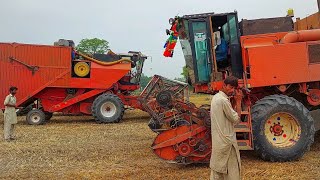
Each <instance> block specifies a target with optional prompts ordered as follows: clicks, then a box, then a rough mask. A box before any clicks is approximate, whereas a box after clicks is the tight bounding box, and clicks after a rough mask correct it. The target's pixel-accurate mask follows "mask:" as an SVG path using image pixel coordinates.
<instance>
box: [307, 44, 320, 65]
mask: <svg viewBox="0 0 320 180" xmlns="http://www.w3.org/2000/svg"><path fill="white" fill-rule="evenodd" d="M308 50H309V63H320V44H310V45H308Z"/></svg>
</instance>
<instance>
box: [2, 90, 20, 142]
mask: <svg viewBox="0 0 320 180" xmlns="http://www.w3.org/2000/svg"><path fill="white" fill-rule="evenodd" d="M17 90H18V88H16V87H11V88H10V90H9V91H10V94H9V95H8V96H7V97H6V99H5V100H4V106H5V110H4V127H3V130H4V139H5V140H6V141H11V140H14V139H15V137H14V126H15V125H16V124H17V113H16V108H17V107H16V103H17V99H16V97H15V94H16V92H17Z"/></svg>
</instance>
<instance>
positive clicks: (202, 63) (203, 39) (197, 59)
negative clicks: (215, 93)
mask: <svg viewBox="0 0 320 180" xmlns="http://www.w3.org/2000/svg"><path fill="white" fill-rule="evenodd" d="M179 21H180V28H179V38H180V43H181V47H182V50H183V53H184V57H185V61H186V65H187V69H188V74H189V78H188V82H189V83H190V84H193V85H194V84H208V83H210V82H215V81H221V80H222V79H224V78H225V77H226V76H230V75H233V76H236V77H238V78H241V77H242V73H243V72H242V69H243V68H242V60H241V45H240V31H239V24H238V14H237V12H232V13H224V14H215V13H205V14H194V15H185V16H183V17H182V18H181V19H180V20H179Z"/></svg>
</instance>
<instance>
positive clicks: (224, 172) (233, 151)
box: [210, 76, 242, 180]
mask: <svg viewBox="0 0 320 180" xmlns="http://www.w3.org/2000/svg"><path fill="white" fill-rule="evenodd" d="M237 87H238V79H237V78H235V77H232V76H230V77H227V78H226V79H225V80H224V85H223V88H222V89H221V91H219V93H217V94H216V95H214V96H213V98H212V101H211V110H210V113H211V136H212V154H211V160H210V168H211V176H210V179H211V180H220V179H222V180H239V179H240V176H241V162H240V153H239V148H238V145H237V139H236V133H235V131H234V125H235V124H237V123H239V121H240V114H241V105H240V108H238V109H237V112H236V111H235V110H233V108H232V105H231V103H230V100H229V97H230V96H232V95H233V94H234V93H235V96H234V99H235V101H236V103H238V104H239V103H241V98H242V92H241V90H236V89H237Z"/></svg>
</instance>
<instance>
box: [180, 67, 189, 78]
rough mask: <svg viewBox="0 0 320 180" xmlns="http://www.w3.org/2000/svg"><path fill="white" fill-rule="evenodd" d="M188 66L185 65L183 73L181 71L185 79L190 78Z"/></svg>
mask: <svg viewBox="0 0 320 180" xmlns="http://www.w3.org/2000/svg"><path fill="white" fill-rule="evenodd" d="M188 74H189V73H188V67H187V66H184V67H183V68H182V73H181V75H182V76H183V77H184V78H185V79H188Z"/></svg>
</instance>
